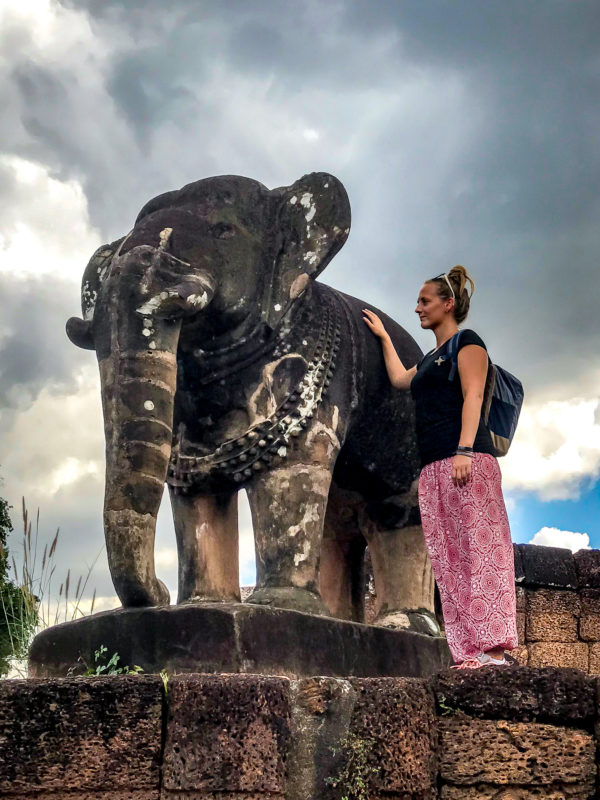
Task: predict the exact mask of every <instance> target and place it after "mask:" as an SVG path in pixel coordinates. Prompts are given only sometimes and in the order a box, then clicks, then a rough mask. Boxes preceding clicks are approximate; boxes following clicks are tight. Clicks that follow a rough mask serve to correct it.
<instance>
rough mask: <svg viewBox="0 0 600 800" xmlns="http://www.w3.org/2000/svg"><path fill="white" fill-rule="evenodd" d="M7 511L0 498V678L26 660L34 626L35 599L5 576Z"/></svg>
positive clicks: (8, 522)
mask: <svg viewBox="0 0 600 800" xmlns="http://www.w3.org/2000/svg"><path fill="white" fill-rule="evenodd" d="M9 511H10V506H9V505H8V503H7V501H6V500H4V499H3V498H1V497H0V676H4V675H7V674H8V672H9V670H10V667H11V664H12V662H13V660H15V659H23V658H25V657H26V655H27V651H28V649H29V643H30V641H31V638H32V637H33V634H34V631H35V629H36V627H37V623H38V615H37V608H36V605H37V599H36V598H35V596H34V595H33V594H32V593H31V592H30V591H29V590H28V588H27V587H26V586H17V585H16V584H15V583H14V581H13V580H12V579H11V578H10V576H9V571H10V566H9V562H8V548H7V538H8V534H9V533H11V532H12V530H13V526H12V522H11V519H10V514H9Z"/></svg>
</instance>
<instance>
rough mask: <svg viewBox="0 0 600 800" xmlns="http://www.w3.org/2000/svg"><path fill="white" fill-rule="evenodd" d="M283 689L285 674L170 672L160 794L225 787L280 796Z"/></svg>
mask: <svg viewBox="0 0 600 800" xmlns="http://www.w3.org/2000/svg"><path fill="white" fill-rule="evenodd" d="M289 694H290V686H289V681H288V680H287V679H286V678H278V677H262V676H259V675H179V676H175V677H174V678H172V679H171V680H170V681H169V688H168V703H169V714H168V719H167V729H166V741H165V748H164V760H163V795H162V797H161V800H163V799H164V800H167V798H177V800H180V799H181V798H182V797H187V796H188V795H189V797H190V798H192V797H193V798H196V797H204V796H206V797H213V795H214V796H215V797H224V798H227V797H228V796H229V793H231V796H232V797H233V796H235V797H236V798H238V797H239V798H251V797H254V796H256V797H259V796H260V797H263V796H264V795H266V796H268V797H269V798H273V800H274V799H275V798H280V797H281V798H283V793H284V791H285V760H286V757H287V752H288V748H289V744H290V697H289ZM219 793H223V794H219ZM236 793H238V794H236Z"/></svg>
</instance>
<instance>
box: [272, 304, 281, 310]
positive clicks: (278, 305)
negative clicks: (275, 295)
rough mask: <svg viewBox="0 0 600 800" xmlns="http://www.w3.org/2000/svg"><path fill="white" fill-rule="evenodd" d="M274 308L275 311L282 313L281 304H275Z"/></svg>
mask: <svg viewBox="0 0 600 800" xmlns="http://www.w3.org/2000/svg"><path fill="white" fill-rule="evenodd" d="M273 308H274V309H275V311H281V303H275V305H274V306H273Z"/></svg>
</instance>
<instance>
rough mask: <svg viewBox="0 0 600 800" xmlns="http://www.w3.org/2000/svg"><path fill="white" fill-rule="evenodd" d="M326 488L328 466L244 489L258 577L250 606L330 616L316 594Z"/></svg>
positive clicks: (282, 470)
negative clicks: (270, 606) (247, 502)
mask: <svg viewBox="0 0 600 800" xmlns="http://www.w3.org/2000/svg"><path fill="white" fill-rule="evenodd" d="M330 483H331V466H330V465H327V466H321V465H315V464H291V465H288V466H285V467H283V466H282V467H279V468H276V469H273V470H271V471H269V472H268V473H265V474H264V475H261V476H260V477H258V476H257V477H256V478H255V480H254V481H253V482H252V484H251V486H249V487H248V489H247V492H248V500H249V502H250V510H251V512H252V522H253V525H254V540H255V545H256V577H257V581H256V588H255V590H254V592H253V593H252V595H251V596H250V598H249V599H248V602H250V603H257V604H259V605H272V606H276V607H279V608H291V609H294V610H296V611H306V612H309V613H313V614H325V615H327V614H328V613H329V612H328V610H327V607H326V606H325V604H324V603H323V600H322V599H321V595H320V593H319V563H320V554H321V539H322V536H323V521H324V518H325V508H326V506H327V497H328V493H329V486H330Z"/></svg>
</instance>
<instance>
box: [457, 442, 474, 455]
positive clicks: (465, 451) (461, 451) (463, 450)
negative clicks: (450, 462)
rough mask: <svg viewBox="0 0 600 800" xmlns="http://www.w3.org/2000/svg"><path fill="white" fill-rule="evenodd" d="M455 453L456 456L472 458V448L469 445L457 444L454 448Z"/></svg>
mask: <svg viewBox="0 0 600 800" xmlns="http://www.w3.org/2000/svg"><path fill="white" fill-rule="evenodd" d="M455 455H457V456H468V457H469V458H473V455H474V453H473V448H472V447H470V446H469V445H464V444H459V445H458V447H457V448H456V452H455Z"/></svg>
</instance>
